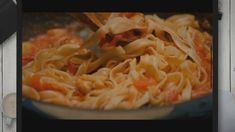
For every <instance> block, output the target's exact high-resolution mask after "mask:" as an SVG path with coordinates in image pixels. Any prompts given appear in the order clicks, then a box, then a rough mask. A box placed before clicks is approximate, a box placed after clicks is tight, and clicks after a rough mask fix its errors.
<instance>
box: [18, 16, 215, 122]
mask: <svg viewBox="0 0 235 132" xmlns="http://www.w3.org/2000/svg"><path fill="white" fill-rule="evenodd" d="M145 14H152V13H145ZM157 14H158V15H159V16H160V17H163V18H164V17H168V16H170V15H173V14H176V13H157ZM191 14H193V15H195V16H196V18H197V19H198V20H199V23H200V24H201V23H202V22H203V21H204V20H208V21H209V23H212V15H211V14H209V13H191ZM75 21H76V20H75V19H74V18H72V17H71V16H69V15H68V14H66V13H32V12H31V13H24V14H23V33H22V35H23V36H22V38H23V41H26V40H29V39H30V38H32V37H34V36H37V35H39V34H42V33H45V32H46V31H47V30H49V29H53V28H58V27H64V26H67V25H69V24H71V23H74V22H75ZM78 25H79V26H77V28H78V29H77V31H78V34H79V35H80V36H81V37H84V36H82V35H81V33H82V32H83V31H89V29H88V28H87V27H86V26H84V25H83V24H81V23H79V24H78ZM202 30H206V31H208V32H209V33H212V29H211V28H208V27H206V28H203V29H202ZM212 102H213V97H212V94H208V95H205V96H203V97H200V98H197V99H192V100H190V101H186V102H183V103H179V104H175V105H167V106H151V107H143V108H140V109H136V110H90V109H82V108H70V107H64V106H58V105H54V104H48V103H44V102H40V101H36V100H32V99H29V98H25V97H23V98H22V105H23V106H22V107H24V108H26V109H28V110H30V111H34V112H36V113H38V114H40V115H42V116H45V117H48V118H56V119H72V120H80V119H127V120H128V119H190V118H206V117H210V116H211V115H212V106H213V105H212V104H213V103H212Z"/></svg>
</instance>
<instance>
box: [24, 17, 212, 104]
mask: <svg viewBox="0 0 235 132" xmlns="http://www.w3.org/2000/svg"><path fill="white" fill-rule="evenodd" d="M58 34H59V35H58ZM62 36H63V37H62ZM49 40H50V42H48V41H49ZM65 40H66V41H65ZM87 45H99V48H100V50H101V52H100V55H97V51H96V50H91V49H89V48H86V46H87ZM211 47H212V37H211V35H210V34H208V33H207V32H202V31H200V26H199V24H198V21H197V20H195V17H194V16H193V15H190V14H181V15H174V16H171V17H169V18H167V19H161V18H159V17H158V16H157V15H144V14H142V13H112V14H111V16H110V17H109V18H108V20H107V22H106V24H104V25H100V28H99V29H98V30H97V31H96V32H95V33H93V34H92V36H91V37H90V38H89V39H88V40H86V41H82V40H81V39H80V38H79V37H77V36H76V35H75V34H73V33H70V32H68V31H66V29H53V30H49V31H48V33H47V34H45V35H42V36H40V37H36V38H35V39H33V40H30V41H27V42H23V58H22V59H23V69H22V70H23V80H22V82H23V87H22V90H23V96H25V97H29V98H32V99H35V100H40V101H43V102H48V103H53V104H59V105H65V106H70V107H79V108H88V109H137V108H140V107H143V106H148V105H167V104H176V103H180V102H183V101H188V100H191V99H193V98H197V97H200V96H203V95H206V94H210V93H211V91H212V85H211V84H212V57H211V54H212V52H211Z"/></svg>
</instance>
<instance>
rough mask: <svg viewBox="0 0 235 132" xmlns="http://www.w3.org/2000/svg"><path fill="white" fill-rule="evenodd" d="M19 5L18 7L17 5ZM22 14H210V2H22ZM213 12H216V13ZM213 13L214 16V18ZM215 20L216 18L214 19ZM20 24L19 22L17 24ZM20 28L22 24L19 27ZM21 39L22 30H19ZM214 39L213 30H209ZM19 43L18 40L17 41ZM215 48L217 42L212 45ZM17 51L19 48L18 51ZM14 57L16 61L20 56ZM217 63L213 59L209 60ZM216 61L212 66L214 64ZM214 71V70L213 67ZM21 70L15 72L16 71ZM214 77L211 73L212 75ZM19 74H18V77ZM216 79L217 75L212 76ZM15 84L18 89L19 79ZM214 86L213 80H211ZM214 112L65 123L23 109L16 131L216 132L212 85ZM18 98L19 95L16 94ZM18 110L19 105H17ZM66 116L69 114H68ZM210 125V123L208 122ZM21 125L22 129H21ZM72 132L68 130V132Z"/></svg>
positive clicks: (215, 96) (195, 0)
mask: <svg viewBox="0 0 235 132" xmlns="http://www.w3.org/2000/svg"><path fill="white" fill-rule="evenodd" d="M214 2H215V3H214V4H215V6H214V9H216V8H217V0H214ZM21 4H22V5H21ZM20 6H22V10H23V11H24V12H66V11H141V12H143V11H144V12H169V13H171V12H181V13H185V12H207V13H212V12H213V2H212V0H152V1H150V0H139V1H137V0H116V1H111V0H109V1H104V0H93V1H92V0H85V1H82V2H79V0H58V1H54V0H22V3H20ZM216 11H217V9H216ZM216 13H217V12H214V15H215V14H216ZM214 17H215V18H216V16H214ZM21 22H22V20H21ZM214 22H215V23H214V24H215V25H214V28H217V21H214ZM21 24H22V23H21ZM19 30H20V33H19V34H18V35H19V36H20V37H21V33H22V28H19ZM213 31H214V32H215V34H214V35H213V36H214V37H217V35H216V34H217V29H215V30H213ZM18 39H19V40H18V42H21V40H22V38H18ZM214 43H215V45H216V44H217V41H214ZM18 49H19V50H21V48H18ZM213 52H214V53H217V46H215V47H214V51H213ZM19 55H20V53H19V54H18V57H19V58H18V60H21V56H19ZM213 57H214V59H216V60H217V57H216V56H213ZM216 63H217V61H215V62H214V64H216ZM214 68H215V69H217V68H216V67H214ZM19 70H21V68H19V69H18V71H19ZM214 73H215V72H214ZM18 74H19V73H18ZM214 75H215V76H217V74H214ZM19 79H20V80H19V81H18V82H19V83H18V84H19V87H18V88H20V87H21V86H20V85H21V83H20V82H21V78H19ZM214 81H215V82H217V81H216V79H215V80H214ZM214 85H215V87H214V91H216V92H214V109H213V112H211V114H210V115H208V116H203V117H197V118H187V117H181V118H180V119H174V120H161V121H159V120H157V121H154V120H152V121H65V120H55V119H49V118H48V117H47V116H43V115H39V114H38V113H34V112H32V111H31V110H28V109H26V108H24V107H22V109H21V108H18V112H19V113H18V114H19V115H18V117H22V118H21V119H22V120H21V119H18V122H17V123H18V124H17V126H18V130H19V131H22V132H28V131H29V132H32V131H33V132H35V131H40V132H44V131H53V132H54V131H66V132H67V131H68V132H70V131H89V130H93V131H114V130H117V131H120V130H121V131H129V130H127V129H130V130H131V131H136V130H143V131H159V132H165V131H171V132H172V131H181V132H183V131H186V132H191V131H197V132H199V131H203V132H204V131H205V132H212V130H213V124H214V132H216V131H217V85H216V84H214ZM18 93H19V95H18V97H21V92H18ZM20 106H21V105H20ZM68 114H69V113H68ZM212 121H213V122H212ZM21 125H22V127H21ZM71 129H72V130H71ZM134 129H135V130H134Z"/></svg>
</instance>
